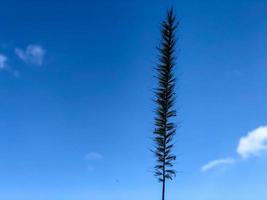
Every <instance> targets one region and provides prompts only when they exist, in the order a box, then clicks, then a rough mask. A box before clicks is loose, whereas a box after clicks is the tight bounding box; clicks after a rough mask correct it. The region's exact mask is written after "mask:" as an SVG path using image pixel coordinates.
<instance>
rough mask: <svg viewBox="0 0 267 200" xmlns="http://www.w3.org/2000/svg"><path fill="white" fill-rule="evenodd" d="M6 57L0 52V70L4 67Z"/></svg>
mask: <svg viewBox="0 0 267 200" xmlns="http://www.w3.org/2000/svg"><path fill="white" fill-rule="evenodd" d="M6 62H7V57H6V56H5V55H3V54H0V70H1V69H4V68H6Z"/></svg>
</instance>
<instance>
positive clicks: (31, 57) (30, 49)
mask: <svg viewBox="0 0 267 200" xmlns="http://www.w3.org/2000/svg"><path fill="white" fill-rule="evenodd" d="M15 53H16V55H17V56H18V57H19V58H20V59H21V60H23V61H24V62H26V63H31V64H34V65H40V66H41V65H42V64H43V59H44V55H45V50H44V49H43V47H41V46H40V45H35V44H30V45H28V46H27V48H26V50H22V49H20V48H16V49H15Z"/></svg>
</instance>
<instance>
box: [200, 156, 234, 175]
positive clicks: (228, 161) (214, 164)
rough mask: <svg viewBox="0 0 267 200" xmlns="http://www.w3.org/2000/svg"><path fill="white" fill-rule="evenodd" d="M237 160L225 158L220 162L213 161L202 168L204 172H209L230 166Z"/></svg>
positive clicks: (219, 160)
mask: <svg viewBox="0 0 267 200" xmlns="http://www.w3.org/2000/svg"><path fill="white" fill-rule="evenodd" d="M234 163H235V160H234V159H233V158H224V159H218V160H213V161H211V162H209V163H207V164H206V165H204V166H202V167H201V171H202V172H206V171H209V170H211V169H213V168H217V167H221V166H223V165H229V164H234Z"/></svg>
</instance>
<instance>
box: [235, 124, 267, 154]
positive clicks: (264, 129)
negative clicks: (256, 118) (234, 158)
mask: <svg viewBox="0 0 267 200" xmlns="http://www.w3.org/2000/svg"><path fill="white" fill-rule="evenodd" d="M266 150H267V126H261V127H258V128H256V129H255V130H253V131H251V132H249V133H248V134H247V135H246V136H245V137H242V138H241V139H240V140H239V145H238V147H237V153H238V154H239V155H240V156H241V157H242V158H248V157H251V156H260V154H261V153H262V152H263V151H266Z"/></svg>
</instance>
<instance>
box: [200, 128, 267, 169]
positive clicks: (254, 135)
mask: <svg viewBox="0 0 267 200" xmlns="http://www.w3.org/2000/svg"><path fill="white" fill-rule="evenodd" d="M236 151H237V154H238V156H239V157H241V158H243V159H247V158H249V157H259V156H260V155H261V154H262V153H263V152H265V151H266V152H267V125H266V126H260V127H258V128H256V129H254V130H252V131H250V132H248V133H247V135H246V136H244V137H241V138H240V139H239V143H238V146H237V150H236ZM236 161H237V159H233V158H226V159H217V160H213V161H211V162H209V163H207V164H205V165H204V166H202V167H201V171H202V172H205V171H208V170H210V169H213V168H215V167H219V166H222V165H229V164H234V163H235V162H236Z"/></svg>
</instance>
